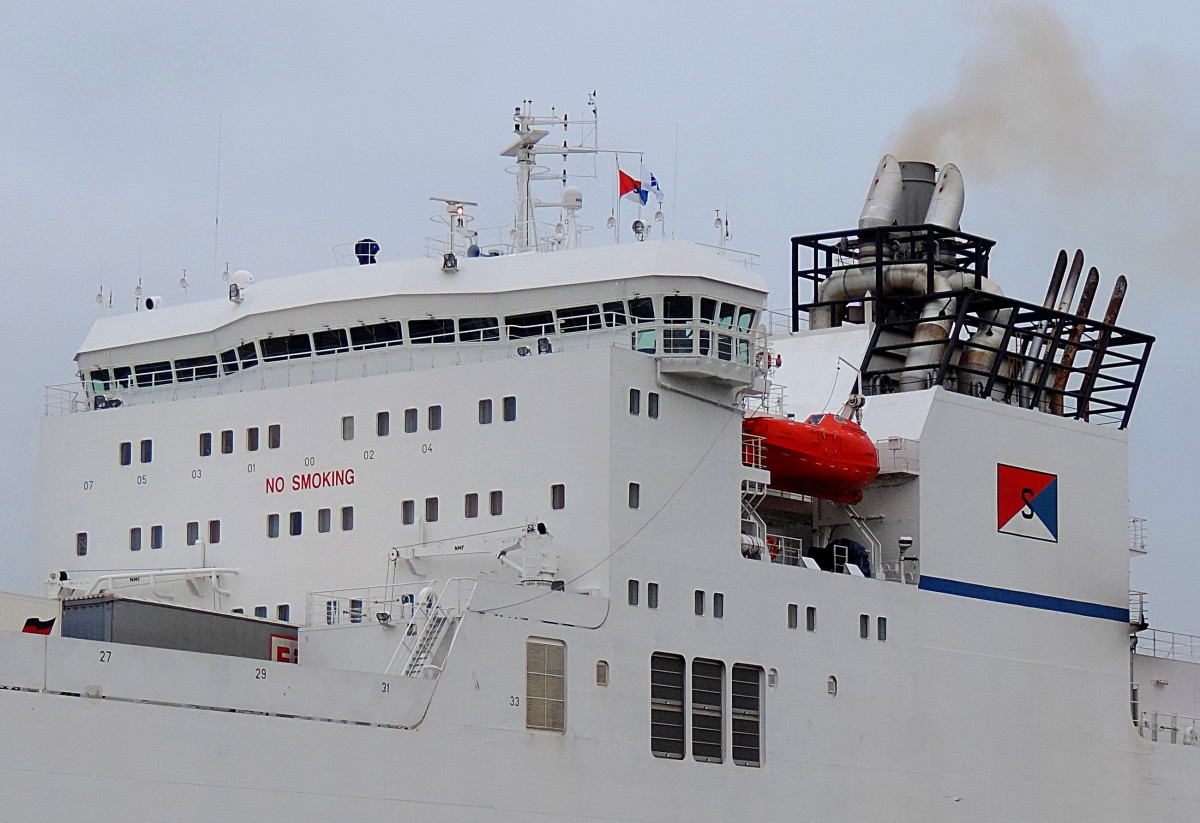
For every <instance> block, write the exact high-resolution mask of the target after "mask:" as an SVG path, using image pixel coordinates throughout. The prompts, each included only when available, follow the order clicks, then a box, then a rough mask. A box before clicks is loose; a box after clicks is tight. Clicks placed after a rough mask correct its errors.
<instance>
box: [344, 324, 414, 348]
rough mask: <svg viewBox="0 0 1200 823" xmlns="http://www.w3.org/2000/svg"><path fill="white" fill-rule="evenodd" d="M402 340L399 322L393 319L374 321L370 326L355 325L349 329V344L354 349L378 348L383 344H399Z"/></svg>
mask: <svg viewBox="0 0 1200 823" xmlns="http://www.w3.org/2000/svg"><path fill="white" fill-rule="evenodd" d="M403 341H404V335H403V333H402V332H401V329H400V322H399V321H397V320H393V321H391V322H385V323H374V324H372V325H370V326H355V327H354V328H352V329H350V345H351V346H353V347H354V348H355V349H379V348H383V347H384V346H399V345H400V344H401V343H402V342H403Z"/></svg>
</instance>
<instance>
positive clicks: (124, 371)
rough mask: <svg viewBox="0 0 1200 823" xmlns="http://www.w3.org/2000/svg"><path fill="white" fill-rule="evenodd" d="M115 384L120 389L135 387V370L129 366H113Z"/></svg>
mask: <svg viewBox="0 0 1200 823" xmlns="http://www.w3.org/2000/svg"><path fill="white" fill-rule="evenodd" d="M113 383H114V384H116V387H117V388H119V389H127V388H129V387H130V386H132V385H133V369H132V368H130V367H129V366H113Z"/></svg>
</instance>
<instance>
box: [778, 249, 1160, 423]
mask: <svg viewBox="0 0 1200 823" xmlns="http://www.w3.org/2000/svg"><path fill="white" fill-rule="evenodd" d="M993 245H994V243H993V242H992V241H990V240H986V239H984V238H980V237H974V236H972V235H967V234H962V233H961V232H953V231H950V230H947V229H943V228H941V227H938V226H902V227H882V228H877V229H860V230H851V231H841V232H827V233H824V234H814V235H804V236H800V237H794V238H792V265H793V276H792V298H793V300H792V328H793V329H794V330H797V331H798V330H800V315H801V313H804V314H808V313H809V312H811V311H812V310H813V309H817V308H828V309H829V310H830V313H831V315H832V323H833V325H841V324H842V323H855V324H858V323H862V322H864V318H862V317H857V316H856V315H855V314H854V313H853V312H852V311H850V309H851V308H852V306H853V305H856V304H858V305H861V306H862V307H863V309H864V311H863V314H864V315H865V313H866V312H865V308H866V306H867V304H868V303H869V304H870V306H871V309H872V315H873V319H874V328H873V331H872V334H871V340H870V344H869V345H868V347H867V351H866V354H865V355H864V357H863V362H862V369H861V370H862V389H863V391H864V392H865V393H867V394H880V393H887V392H889V391H895V390H896V389H897V387H898V386H899V385H900V384H901V383H903V382H905V381H906V380H908V381H911V380H921V381H925V380H926V379H927V377H928V385H934V386H943V387H945V388H948V389H951V390H954V391H958V392H961V393H965V394H972V395H975V396H981V397H989V398H991V399H993V400H997V401H1000V402H1004V403H1008V404H1011V405H1020V406H1022V407H1025V408H1033V409H1040V410H1042V411H1046V412H1050V413H1053V414H1056V415H1059V416H1064V417H1074V418H1075V419H1082V420H1089V419H1091V418H1092V417H1096V418H1097V419H1098V421H1099V422H1107V423H1116V424H1118V426H1119V427H1120V428H1122V429H1124V428H1125V427H1126V426H1128V425H1129V420H1130V416H1131V414H1132V412H1133V406H1134V402H1135V401H1136V399H1137V395H1138V390H1139V388H1140V386H1141V381H1142V377H1143V375H1144V374H1145V369H1146V363H1147V361H1148V360H1149V357H1150V349H1151V346H1152V345H1153V343H1154V338H1153V337H1151V336H1150V335H1147V334H1142V333H1140V332H1135V331H1131V330H1129V329H1125V328H1122V327H1120V326H1115V325H1110V324H1107V323H1103V322H1101V321H1099V320H1090V319H1081V318H1079V317H1077V316H1076V315H1073V314H1069V313H1063V312H1058V311H1055V310H1052V309H1047V308H1045V307H1043V306H1038V305H1034V304H1030V303H1024V302H1022V301H1019V300H1014V299H1012V298H1009V297H1000V296H997V295H994V294H989V293H988V292H985V291H982V290H980V286H981V280H982V278H984V277H987V267H988V256H989V252H990V250H991V248H992V246H993ZM802 247H803V248H807V249H811V250H812V266H811V267H807V268H801V267H800V257H801V251H800V250H801V248H802ZM880 248H886V249H887V250H888V254H887V259H884V256H881V255H878V254H877V253H874V252H873V250H877V249H880ZM864 250H865V251H866V252H867V253H866V254H864ZM868 255H871V256H874V257H875V258H876V259H875V260H874V261H873V262H871V263H868V264H863V263H861V262H859V261H860V260H861V258H862V257H864V256H868ZM914 263H916V264H921V263H923V264H924V265H925V267H926V273H927V277H928V280H927V282H926V293H925V294H911V293H904V294H886V293H885V290H884V288H883V283H884V273H885V271H886V270H887V269H888V267H890V266H894V265H907V266H911V265H913V264H914ZM864 265H872V266H874V268H875V276H876V288H875V289H874V290H873V292H872V296H871V297H870V298H862V297H854V298H847V299H841V300H833V301H825V302H822V301H821V300H820V294H819V291H820V287H821V284H822V283H824V282H825V280H827V279H828V278H830V277H832V276H834V275H836V274H838V273H839V272H842V271H848V270H851V269H862V268H863V266H864ZM949 273H962V274H967V275H971V276H972V277H973V279H974V286H975V288H966V289H959V290H954V291H945V290H943V291H940V292H938V291H935V276H937V275H945V274H949ZM802 281H808V282H810V283H811V284H812V300H811V301H808V302H801V300H800V294H801V282H802ZM931 301H937V302H942V301H945V309H944V310H943V311H942V312H941V313H940V314H939V315H938V316H936V317H925V318H922V317H921V314H922V311H923V310H924V309H925V308H926V306H928V305H929V303H930V302H931ZM987 318H996V319H995V320H991V321H990V320H988V319H987ZM1000 318H1002V319H1000ZM931 320H933V321H940V322H943V323H948V324H949V327H950V330H949V335H948V337H947V338H946V339H945V340H943V339H941V338H935V339H923V340H914V339H913V338H914V333H915V331H916V327H917V325H918V324H919V323H921V322H929V321H931ZM989 327H990V330H991V331H993V332H998V333H999V334H1000V340H999V342H998V343H989V345H987V346H982V345H979V344H977V343H973V342H972V341H971V338H972V337H973V336H975V335H977V334H979V333H980V332H985V331H989ZM922 347H940V348H941V349H942V350H941V352H940V355H939V357H938V358H937V363H936V365H935V366H930V365H921V366H907V365H905V360H906V358H907V356H908V353H909V352H910V351H911V350H912V349H914V348H922ZM1068 347H1072V348H1074V350H1075V356H1074V359H1073V361H1072V362H1071V364H1069V365H1068V364H1066V363H1065V362H1064V361H1063V358H1062V355H1063V353H1064V350H1065V349H1066V348H1068ZM973 351H974V352H981V351H982V352H985V353H986V354H992V353H994V352H996V351H999V352H1004V355H1003V356H993V357H990V358H989V357H986V356H985V357H983V358H982V359H983V360H984V361H987V360H989V359H990V361H991V362H990V365H989V366H988V367H987V368H980V367H977V366H976V365H974V364H973V358H971V357H967V358H965V359H964V355H968V354H970V353H971V352H973ZM1056 384H1057V385H1056Z"/></svg>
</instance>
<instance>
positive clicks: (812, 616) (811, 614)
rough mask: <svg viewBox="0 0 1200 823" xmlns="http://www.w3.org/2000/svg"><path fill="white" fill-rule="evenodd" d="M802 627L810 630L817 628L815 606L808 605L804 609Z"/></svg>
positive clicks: (813, 630)
mask: <svg viewBox="0 0 1200 823" xmlns="http://www.w3.org/2000/svg"><path fill="white" fill-rule="evenodd" d="M804 628H805V629H806V630H807V631H810V632H815V631H816V630H817V607H816V606H809V607H808V608H806V609H805V610H804Z"/></svg>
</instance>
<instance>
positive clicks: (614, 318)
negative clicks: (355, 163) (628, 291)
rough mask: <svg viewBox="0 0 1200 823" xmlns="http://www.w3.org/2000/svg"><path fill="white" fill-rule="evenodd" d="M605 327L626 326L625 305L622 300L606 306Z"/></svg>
mask: <svg viewBox="0 0 1200 823" xmlns="http://www.w3.org/2000/svg"><path fill="white" fill-rule="evenodd" d="M604 325H606V326H608V327H610V328H611V327H613V326H624V325H625V304H624V303H623V302H621V301H620V300H614V301H612V302H611V303H605V304H604Z"/></svg>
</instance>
